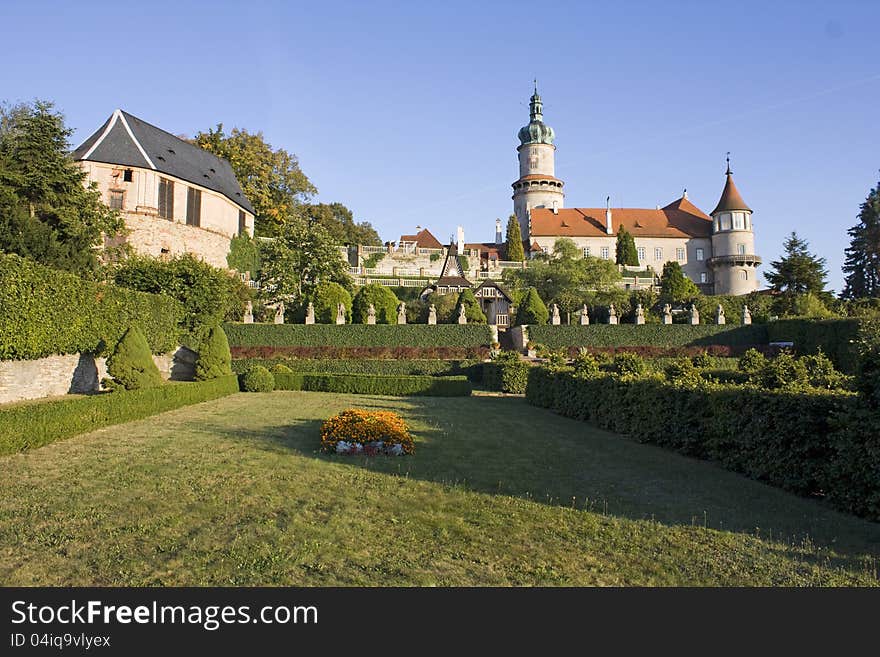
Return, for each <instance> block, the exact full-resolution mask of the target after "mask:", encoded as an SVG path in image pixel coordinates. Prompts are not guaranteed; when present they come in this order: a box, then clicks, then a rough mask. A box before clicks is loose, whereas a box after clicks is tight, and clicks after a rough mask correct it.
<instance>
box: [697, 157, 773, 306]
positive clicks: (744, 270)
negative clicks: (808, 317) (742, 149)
mask: <svg viewBox="0 0 880 657" xmlns="http://www.w3.org/2000/svg"><path fill="white" fill-rule="evenodd" d="M725 175H726V176H727V181H726V182H725V184H724V191H723V192H721V198H720V199H719V200H718V205H716V206H715V209H714V210H712V258H711V259H710V260H709V263H708V264H709V267H711V268H712V270H713V277H712V278H713V280H714V284H715V285H714V287H715V294H748V293H749V292H754V291H755V290H757V289H758V276H757V267H758V265H760V264H761V258H760V256H758V255H757V254H756V253H755V232H754V229H753V224H752V209H751V208H750V207H749V206H748V205H747V204H746V202H745V201H744V200H743V198H742V196H741V195H740V193H739V190H738V189H737V188H736V185H735V184H734V182H733V173H732V172H731V170H730V161H729V160H728V163H727V172H726V174H725Z"/></svg>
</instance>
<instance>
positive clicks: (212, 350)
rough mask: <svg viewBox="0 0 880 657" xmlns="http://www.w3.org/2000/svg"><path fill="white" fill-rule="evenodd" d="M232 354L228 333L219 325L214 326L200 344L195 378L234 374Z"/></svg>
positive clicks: (200, 379)
mask: <svg viewBox="0 0 880 657" xmlns="http://www.w3.org/2000/svg"><path fill="white" fill-rule="evenodd" d="M231 363H232V355H231V354H230V353H229V341H228V340H227V339H226V333H224V332H223V329H222V328H220V327H219V326H212V327H211V328H210V329H209V330H208V335H207V337H206V338H205V339H204V340H202V342H201V344H200V345H199V356H198V358H197V359H196V368H195V370H196V371H195V379H196V381H206V380H208V379H216V378H217V377H219V376H229V375H230V374H232V366H231Z"/></svg>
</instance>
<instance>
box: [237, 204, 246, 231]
mask: <svg viewBox="0 0 880 657" xmlns="http://www.w3.org/2000/svg"><path fill="white" fill-rule="evenodd" d="M246 231H247V222H246V221H245V214H244V210H239V211H238V234H239V235H244V234H245V232H246Z"/></svg>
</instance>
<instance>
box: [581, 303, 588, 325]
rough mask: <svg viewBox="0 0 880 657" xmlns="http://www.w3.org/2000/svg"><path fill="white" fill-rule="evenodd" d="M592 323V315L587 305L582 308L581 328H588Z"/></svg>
mask: <svg viewBox="0 0 880 657" xmlns="http://www.w3.org/2000/svg"><path fill="white" fill-rule="evenodd" d="M589 323H590V313H589V311H588V310H587V304H584V307H583V308H581V326H587V325H589Z"/></svg>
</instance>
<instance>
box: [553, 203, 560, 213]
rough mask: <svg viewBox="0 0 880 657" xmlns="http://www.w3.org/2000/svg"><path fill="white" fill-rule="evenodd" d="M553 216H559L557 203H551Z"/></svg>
mask: <svg viewBox="0 0 880 657" xmlns="http://www.w3.org/2000/svg"><path fill="white" fill-rule="evenodd" d="M553 214H559V201H553Z"/></svg>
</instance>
